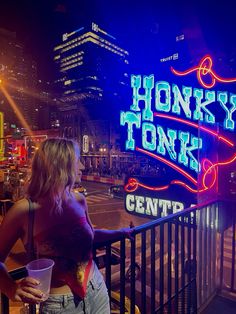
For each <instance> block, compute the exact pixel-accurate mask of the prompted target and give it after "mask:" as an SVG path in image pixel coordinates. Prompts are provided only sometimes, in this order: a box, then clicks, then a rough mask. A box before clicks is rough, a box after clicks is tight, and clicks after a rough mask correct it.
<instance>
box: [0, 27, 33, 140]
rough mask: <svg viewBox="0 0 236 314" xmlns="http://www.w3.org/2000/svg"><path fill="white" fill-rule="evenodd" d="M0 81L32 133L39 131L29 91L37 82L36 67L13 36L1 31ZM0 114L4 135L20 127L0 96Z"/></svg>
mask: <svg viewBox="0 0 236 314" xmlns="http://www.w3.org/2000/svg"><path fill="white" fill-rule="evenodd" d="M0 43H1V45H0V77H1V80H2V84H4V86H5V88H6V90H7V92H8V93H9V95H10V97H11V98H12V100H13V101H14V103H15V104H16V105H17V106H18V109H19V110H20V111H21V112H22V113H23V115H24V118H25V119H26V121H27V123H28V125H29V126H30V127H31V129H37V127H38V117H37V116H38V114H37V111H36V110H35V109H36V106H37V105H36V102H35V98H34V97H32V94H31V92H32V90H34V88H35V84H36V81H37V68H36V63H35V62H34V61H33V60H32V58H31V56H29V55H26V54H25V53H24V47H23V45H22V44H21V43H20V42H19V41H18V40H17V39H16V33H14V32H10V31H8V30H5V29H0ZM0 104H1V110H2V111H3V112H4V121H5V133H6V134H12V133H14V132H15V129H17V128H18V129H19V128H21V127H22V125H21V123H20V121H19V119H18V117H17V115H16V114H15V110H14V109H13V108H12V106H11V105H10V104H9V101H8V100H7V99H6V97H5V96H4V95H3V93H2V92H0Z"/></svg>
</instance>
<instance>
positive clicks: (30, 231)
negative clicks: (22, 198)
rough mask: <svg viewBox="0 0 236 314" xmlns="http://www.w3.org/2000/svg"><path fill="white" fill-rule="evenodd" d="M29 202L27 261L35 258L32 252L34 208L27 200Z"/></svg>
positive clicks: (29, 200)
mask: <svg viewBox="0 0 236 314" xmlns="http://www.w3.org/2000/svg"><path fill="white" fill-rule="evenodd" d="M28 202H29V221H28V241H27V255H28V258H29V260H33V259H34V258H35V256H34V255H35V252H34V208H33V203H32V201H31V199H30V198H29V199H28Z"/></svg>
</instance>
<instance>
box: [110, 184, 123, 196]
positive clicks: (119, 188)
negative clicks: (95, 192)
mask: <svg viewBox="0 0 236 314" xmlns="http://www.w3.org/2000/svg"><path fill="white" fill-rule="evenodd" d="M108 194H109V195H110V197H111V198H114V197H116V198H124V196H125V190H124V186H123V185H119V184H118V185H112V186H110V187H109V189H108Z"/></svg>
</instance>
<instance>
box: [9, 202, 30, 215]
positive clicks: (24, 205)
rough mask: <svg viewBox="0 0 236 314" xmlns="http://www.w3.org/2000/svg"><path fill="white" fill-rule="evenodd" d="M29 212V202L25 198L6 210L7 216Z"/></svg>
mask: <svg viewBox="0 0 236 314" xmlns="http://www.w3.org/2000/svg"><path fill="white" fill-rule="evenodd" d="M28 212H29V202H28V200H27V199H26V198H23V199H21V200H19V201H17V202H15V203H14V204H13V206H12V207H11V208H10V209H9V211H8V213H7V214H8V216H14V217H22V216H24V215H25V214H28Z"/></svg>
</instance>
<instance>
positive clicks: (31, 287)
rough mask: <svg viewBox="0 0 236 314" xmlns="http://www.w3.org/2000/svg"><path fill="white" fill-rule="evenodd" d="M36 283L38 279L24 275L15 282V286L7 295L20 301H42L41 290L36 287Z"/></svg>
mask: <svg viewBox="0 0 236 314" xmlns="http://www.w3.org/2000/svg"><path fill="white" fill-rule="evenodd" d="M38 285H39V281H38V280H36V279H34V278H32V277H26V278H24V279H22V280H21V281H19V282H16V283H15V286H14V288H13V290H12V291H11V293H10V294H9V295H8V297H9V299H11V300H12V301H20V302H24V303H39V302H42V301H43V300H42V297H43V292H42V291H40V290H38V289H37V286H38Z"/></svg>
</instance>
